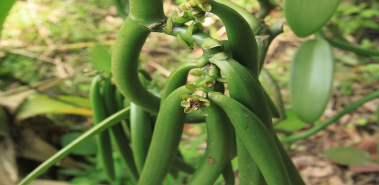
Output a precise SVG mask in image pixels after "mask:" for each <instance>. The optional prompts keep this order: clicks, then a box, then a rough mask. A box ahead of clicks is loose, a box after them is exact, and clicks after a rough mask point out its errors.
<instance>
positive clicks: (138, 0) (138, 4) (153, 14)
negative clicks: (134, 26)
mask: <svg viewBox="0 0 379 185" xmlns="http://www.w3.org/2000/svg"><path fill="white" fill-rule="evenodd" d="M129 6H130V12H129V17H131V19H133V20H134V21H136V22H138V23H139V24H142V25H144V26H146V27H151V26H152V25H153V24H155V23H159V22H160V21H162V20H164V19H166V16H165V15H164V11H163V1H157V0H129Z"/></svg>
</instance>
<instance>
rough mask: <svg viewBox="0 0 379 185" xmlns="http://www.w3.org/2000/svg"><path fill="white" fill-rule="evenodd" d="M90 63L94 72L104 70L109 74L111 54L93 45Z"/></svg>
mask: <svg viewBox="0 0 379 185" xmlns="http://www.w3.org/2000/svg"><path fill="white" fill-rule="evenodd" d="M91 52H92V63H93V67H94V68H95V69H96V70H105V71H109V72H111V54H110V53H109V51H108V50H107V49H106V48H105V47H104V46H101V45H95V46H94V47H93V48H92V51H91Z"/></svg>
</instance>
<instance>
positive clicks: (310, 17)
mask: <svg viewBox="0 0 379 185" xmlns="http://www.w3.org/2000/svg"><path fill="white" fill-rule="evenodd" d="M340 1H341V0H285V1H284V13H285V17H286V19H287V22H288V25H289V26H290V27H291V29H292V30H293V32H295V34H296V35H297V36H299V37H307V36H309V35H311V34H312V33H314V32H316V31H317V30H319V29H320V28H321V27H322V26H324V25H325V24H326V22H328V20H329V19H330V17H332V15H333V13H334V11H335V10H336V9H337V7H338V4H339V3H340Z"/></svg>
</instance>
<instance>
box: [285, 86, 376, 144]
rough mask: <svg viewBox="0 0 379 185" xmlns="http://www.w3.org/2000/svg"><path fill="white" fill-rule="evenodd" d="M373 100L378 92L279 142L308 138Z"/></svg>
mask: <svg viewBox="0 0 379 185" xmlns="http://www.w3.org/2000/svg"><path fill="white" fill-rule="evenodd" d="M375 98H379V91H375V92H373V93H371V94H369V95H367V96H365V97H363V98H361V99H359V100H358V101H356V102H354V103H352V104H351V105H349V106H348V107H346V108H345V109H343V110H342V111H340V112H338V113H337V114H336V115H334V116H332V117H330V118H329V119H327V120H326V121H324V122H323V123H320V124H317V125H315V126H313V127H312V128H310V129H308V130H307V131H304V132H302V133H300V134H295V135H290V136H284V137H280V138H279V140H280V141H282V142H292V141H296V140H300V139H305V138H308V137H309V136H311V135H313V134H315V133H317V132H319V131H320V130H322V129H324V128H326V127H327V126H328V125H330V124H332V123H334V122H335V121H337V120H338V119H340V118H341V117H342V116H344V115H345V114H347V113H349V112H351V111H353V110H354V109H356V108H358V107H359V106H361V105H363V104H364V103H366V102H368V101H370V100H373V99H375Z"/></svg>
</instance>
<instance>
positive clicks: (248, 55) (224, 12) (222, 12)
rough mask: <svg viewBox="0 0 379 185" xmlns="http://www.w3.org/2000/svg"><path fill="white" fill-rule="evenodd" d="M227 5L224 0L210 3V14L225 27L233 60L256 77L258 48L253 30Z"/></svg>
mask: <svg viewBox="0 0 379 185" xmlns="http://www.w3.org/2000/svg"><path fill="white" fill-rule="evenodd" d="M228 4H229V2H228V1H226V0H215V1H212V2H211V6H212V9H211V11H210V12H212V13H214V14H216V15H217V16H218V17H219V18H220V19H221V20H222V22H223V23H224V25H225V28H226V33H227V36H228V40H229V43H230V48H231V51H232V55H233V59H235V60H236V61H238V62H239V63H241V64H242V65H244V66H246V67H247V68H248V69H250V70H251V71H252V72H253V73H254V75H255V76H258V73H259V72H258V71H259V66H258V46H257V42H256V40H255V36H254V33H253V30H252V29H251V28H250V25H249V24H248V23H247V21H246V20H245V18H244V17H242V16H241V15H240V13H238V12H237V11H236V10H234V9H233V8H231V7H229V6H228Z"/></svg>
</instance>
